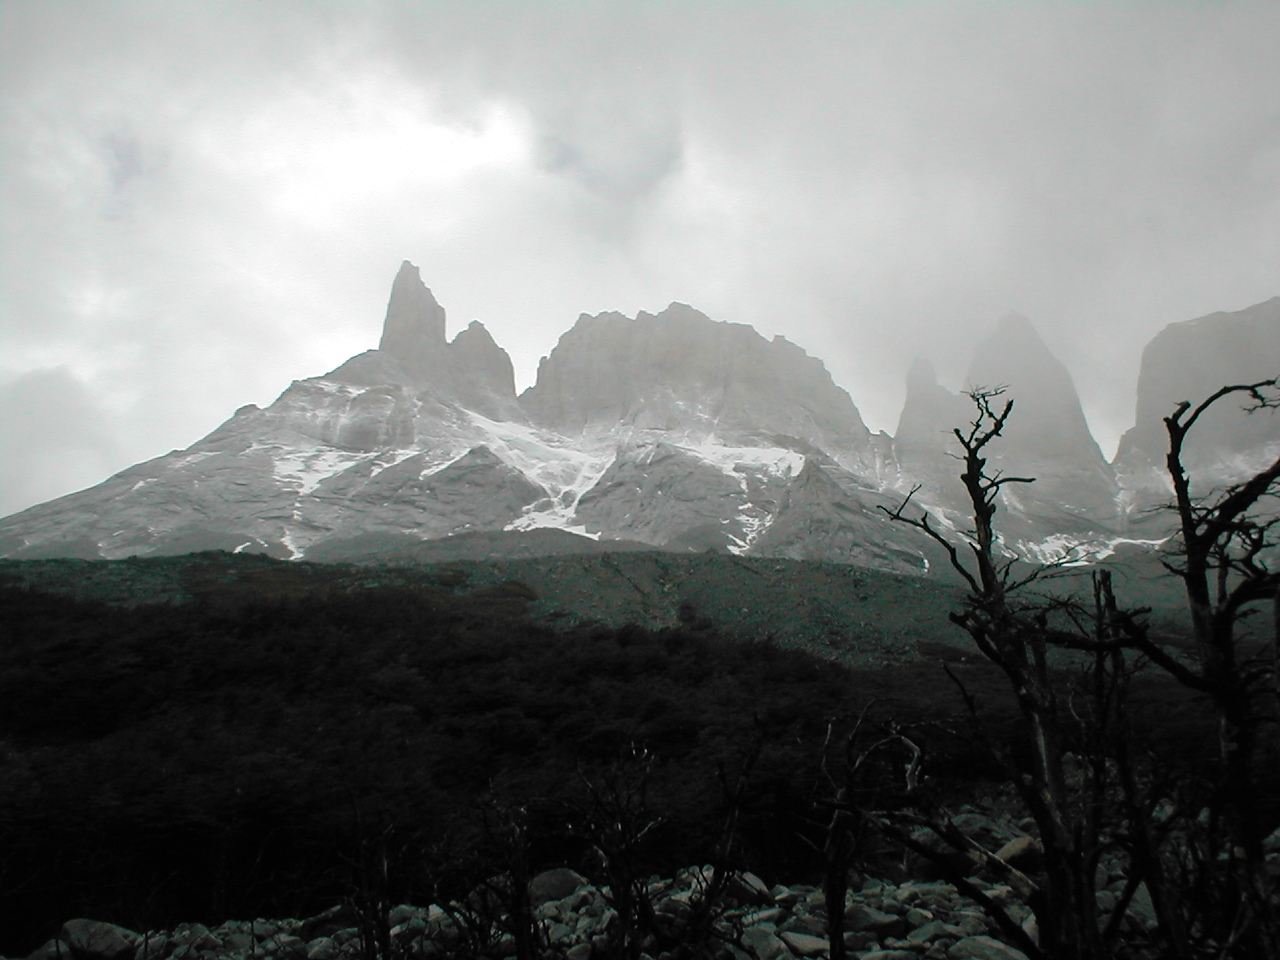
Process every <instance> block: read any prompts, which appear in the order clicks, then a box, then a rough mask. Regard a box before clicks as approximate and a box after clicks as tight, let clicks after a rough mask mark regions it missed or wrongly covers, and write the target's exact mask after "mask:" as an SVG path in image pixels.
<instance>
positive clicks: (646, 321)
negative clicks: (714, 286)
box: [521, 302, 869, 455]
mask: <svg viewBox="0 0 1280 960" xmlns="http://www.w3.org/2000/svg"><path fill="white" fill-rule="evenodd" d="M521 400H522V402H523V403H524V405H525V408H526V409H527V410H528V411H529V413H530V416H531V418H532V419H533V420H534V421H535V422H538V423H541V424H543V425H545V426H548V427H551V428H553V429H556V430H560V431H562V432H565V433H568V434H582V433H594V432H608V431H613V430H617V429H619V428H620V427H621V428H624V429H626V428H629V429H631V430H636V431H648V430H658V431H665V430H672V431H678V432H681V433H682V434H686V435H690V436H692V435H699V434H700V435H702V436H711V435H715V436H717V437H719V438H721V439H722V440H732V441H733V442H746V443H751V442H753V441H755V440H756V439H758V438H759V437H761V436H765V435H772V434H782V435H786V436H791V437H796V438H800V439H802V440H805V441H808V442H810V443H813V444H814V445H815V446H817V447H819V448H821V449H824V450H826V451H828V452H829V453H832V455H839V454H854V453H856V452H860V451H863V450H865V449H866V447H867V445H868V442H869V433H868V431H867V428H866V426H865V425H864V424H863V422H862V418H861V416H860V415H859V414H858V411H857V408H856V407H854V405H853V401H852V400H850V399H849V395H848V394H847V393H845V392H844V391H843V390H841V389H840V388H839V387H837V386H836V385H835V383H834V382H833V381H832V379H831V375H830V374H829V373H828V372H827V370H826V368H825V367H824V366H823V365H822V362H821V361H820V360H818V359H816V358H814V357H811V356H809V355H808V354H807V353H805V352H804V351H803V350H802V349H800V348H799V347H797V346H796V345H795V344H793V343H791V342H789V341H787V340H785V339H782V338H775V339H774V340H772V341H770V340H766V339H765V338H764V337H762V336H761V335H760V334H759V333H757V332H756V331H755V330H754V329H752V328H751V327H749V326H746V325H744V324H734V323H724V322H721V321H716V320H712V319H711V318H709V317H708V316H707V315H706V314H704V313H702V312H700V311H698V310H695V309H694V308H693V307H690V306H688V305H687V304H683V303H678V302H677V303H672V304H670V305H669V306H668V307H667V308H666V309H665V310H663V311H661V312H660V313H657V314H652V313H647V312H644V311H641V312H640V313H638V314H637V315H636V317H635V318H634V319H631V318H628V317H625V316H623V315H622V314H620V313H616V312H608V313H601V314H597V315H595V316H590V315H587V314H583V315H581V316H580V317H579V318H578V322H577V323H576V324H574V326H573V328H572V329H571V330H569V332H567V333H566V334H565V335H564V336H562V337H561V338H560V342H559V343H558V344H556V347H555V349H554V350H552V351H551V354H550V356H548V357H546V358H544V359H543V361H542V363H541V364H540V365H539V368H538V379H537V383H536V384H535V385H534V386H533V387H530V388H529V389H528V390H527V391H525V393H524V394H523V395H522V397H521Z"/></svg>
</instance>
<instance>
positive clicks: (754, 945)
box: [28, 807, 1155, 960]
mask: <svg viewBox="0 0 1280 960" xmlns="http://www.w3.org/2000/svg"><path fill="white" fill-rule="evenodd" d="M953 822H954V823H955V824H956V825H957V826H959V827H960V828H961V829H962V830H963V831H964V832H965V833H966V834H967V835H969V836H970V837H971V838H973V839H977V840H981V841H982V842H983V843H985V844H986V845H988V846H990V847H995V846H997V845H998V846H999V849H998V850H997V851H996V853H997V855H998V856H1000V857H1001V858H1002V859H1004V860H1005V861H1006V862H1007V863H1009V864H1011V865H1014V866H1016V867H1018V868H1019V869H1021V870H1025V871H1028V872H1029V873H1034V872H1035V867H1036V866H1037V860H1038V858H1039V856H1040V851H1039V844H1038V842H1037V841H1036V840H1035V839H1034V838H1033V837H1031V836H1030V835H1029V834H1027V833H1026V832H1025V831H1024V830H1023V829H1022V828H1021V827H1025V826H1029V824H1028V823H1023V824H1022V825H1021V826H1019V825H1017V824H1015V823H1013V822H1012V820H1011V819H1010V818H1008V817H1006V816H997V817H992V816H988V815H985V814H983V813H980V812H978V811H977V810H975V809H974V808H972V807H966V808H962V809H961V812H960V813H958V814H957V815H956V816H955V817H954V819H953ZM922 836H923V835H922ZM907 872H908V873H910V874H911V875H912V876H914V877H915V879H904V880H900V881H892V880H881V879H869V878H865V879H861V881H860V883H857V884H855V886H857V889H854V890H850V891H849V892H848V893H847V894H846V896H845V900H844V903H843V904H842V905H841V921H840V930H841V933H842V937H843V941H844V946H845V949H846V951H847V955H848V956H850V957H853V958H856V960H1018V958H1022V960H1025V958H1026V954H1025V953H1023V952H1022V951H1021V950H1019V949H1017V948H1016V947H1014V946H1012V945H1010V943H1009V938H1008V937H1007V936H1005V935H1004V934H1003V933H1002V932H1001V930H1000V928H999V927H998V925H997V924H996V923H995V921H994V920H993V919H992V918H991V917H989V916H988V915H986V914H985V913H984V911H983V909H982V908H981V907H980V906H979V905H978V904H977V903H975V902H973V901H972V900H970V899H968V898H966V897H965V896H963V895H962V894H961V893H960V892H958V891H957V889H956V887H955V886H953V885H951V884H949V883H944V882H937V881H935V880H932V879H921V878H922V877H928V875H929V874H928V869H927V866H926V865H925V864H923V863H919V862H917V863H910V862H909V863H908V864H907ZM720 879H721V882H720V883H719V884H717V879H716V876H715V872H714V870H713V869H712V867H710V866H702V867H690V868H686V869H684V870H681V871H679V872H678V873H677V874H676V875H675V876H673V877H652V878H650V879H649V880H648V881H647V883H646V884H645V898H646V899H647V901H648V903H649V904H650V906H651V907H652V915H653V918H654V919H653V926H654V927H656V928H658V929H660V930H662V931H663V932H665V933H667V934H671V935H673V936H675V937H677V938H680V939H682V942H683V943H685V944H689V945H691V946H692V945H696V946H697V947H698V949H697V950H696V951H695V952H694V953H693V954H691V955H692V956H696V957H706V958H716V960H792V958H819V960H823V958H828V957H830V955H831V942H830V939H829V929H828V916H829V914H830V906H831V905H830V904H829V903H828V902H827V898H826V896H825V895H824V893H823V891H822V890H821V889H820V888H818V887H816V886H812V885H806V884H778V885H775V886H772V887H770V886H768V885H766V884H765V883H764V882H763V881H762V880H760V878H759V877H757V876H755V875H754V874H752V873H749V872H736V873H730V874H727V876H726V877H725V878H720ZM1110 879H1111V881H1112V882H1111V883H1110V884H1109V885H1108V886H1107V887H1105V888H1103V889H1101V890H1100V891H1099V893H1098V901H1099V906H1100V907H1101V908H1102V909H1101V912H1102V914H1103V916H1104V917H1105V916H1106V914H1107V913H1108V912H1109V910H1110V909H1111V908H1112V907H1113V906H1114V905H1115V903H1116V897H1117V892H1118V891H1119V889H1120V888H1121V887H1122V886H1123V879H1122V878H1121V877H1119V876H1115V877H1111V878H1110ZM971 882H972V883H973V884H974V885H975V886H976V887H977V888H978V889H979V890H981V891H982V893H983V894H984V895H985V896H986V897H987V898H989V899H990V900H992V901H994V902H996V903H998V904H1000V905H1002V906H1003V907H1004V909H1005V910H1006V911H1007V913H1008V914H1009V915H1010V916H1011V917H1012V918H1013V919H1014V920H1015V921H1016V922H1019V923H1020V924H1021V926H1022V930H1023V931H1024V932H1025V933H1026V934H1027V935H1029V936H1030V937H1031V938H1032V940H1033V941H1034V940H1035V939H1036V936H1037V934H1036V925H1035V919H1034V917H1033V915H1032V913H1031V911H1030V910H1029V909H1028V908H1027V907H1026V906H1025V904H1023V903H1022V902H1020V901H1019V899H1018V897H1017V895H1016V894H1015V892H1014V890H1013V889H1012V888H1011V887H1009V886H1007V885H1003V884H1000V883H998V882H993V881H991V880H987V879H983V877H982V876H975V877H972V878H971ZM509 889H510V884H509V882H507V881H505V880H504V879H503V878H495V879H494V880H492V881H490V882H488V883H487V884H483V885H481V886H480V887H477V888H476V889H475V890H474V891H473V892H472V893H471V894H470V895H469V896H467V897H465V898H463V900H461V901H451V902H448V903H442V904H430V905H427V906H417V905H411V904H400V905H397V906H393V907H389V908H386V907H382V908H379V907H376V906H375V907H374V908H372V909H371V908H370V907H369V905H368V903H369V902H368V901H366V903H365V905H364V907H363V909H362V908H361V906H360V905H359V904H358V902H357V901H356V900H351V901H348V902H345V903H341V904H337V905H335V906H334V907H332V908H330V909H329V910H327V911H325V912H324V913H322V914H320V915H318V916H315V917H310V918H307V919H283V920H266V919H257V920H241V921H235V920H230V921H226V922H224V923H221V924H218V925H217V926H215V927H212V928H210V927H207V926H205V925H203V924H200V923H184V924H180V925H179V926H177V927H176V928H174V929H172V930H151V931H147V932H145V933H139V932H135V931H131V930H126V929H124V928H122V927H118V926H115V925H112V924H109V923H104V922H100V921H95V920H88V919H75V920H70V921H68V922H67V923H65V924H64V925H63V926H62V928H61V930H60V931H59V932H58V933H57V935H56V936H55V937H54V938H53V939H51V940H49V941H48V942H47V943H46V944H44V945H43V946H42V947H40V948H39V949H38V950H36V951H35V952H34V953H32V954H31V955H30V957H29V958H28V960H69V958H75V960H222V958H226V960H347V958H350V960H372V958H375V957H378V956H380V955H381V954H382V953H384V952H386V950H387V948H388V947H389V949H390V954H391V956H393V957H405V958H410V957H412V958H431V957H451V958H453V957H457V958H477V960H478V958H498V960H501V958H506V957H514V956H515V955H516V950H517V944H516V939H515V936H514V935H513V929H514V927H515V925H514V924H513V923H512V919H511V916H510V913H509V911H508V909H507V908H508V907H509V905H510V903H511V900H510V898H509V895H508V893H507V891H509ZM528 889H529V899H528V903H529V906H530V907H531V908H532V917H531V920H532V923H531V926H532V929H533V936H534V938H535V939H534V949H535V951H536V952H535V954H534V955H536V956H540V957H546V958H556V960H599V958H606V957H614V956H621V955H622V954H621V953H620V952H619V936H620V933H621V930H622V928H623V926H624V922H623V920H622V918H621V917H620V916H619V907H620V904H619V902H618V898H616V897H615V896H614V895H613V892H612V891H611V890H610V888H609V887H608V886H602V885H595V884H593V883H591V882H590V881H588V880H587V879H586V878H585V877H583V876H581V875H580V874H578V873H576V872H575V871H573V870H571V869H568V868H563V867H561V868H555V869H550V870H547V871H544V872H542V873H540V874H538V875H537V876H535V877H534V878H533V879H532V881H531V882H530V884H529V888H528ZM713 889H718V891H719V892H718V894H717V895H716V896H715V897H714V899H713V900H712V901H711V903H710V910H709V911H708V916H709V920H708V922H707V923H706V924H705V925H704V926H703V927H702V928H701V929H702V930H703V933H702V935H701V936H697V938H696V940H693V939H690V938H693V937H694V936H695V934H694V933H693V931H695V930H696V929H698V928H697V923H696V918H697V916H698V915H699V911H700V910H701V909H702V908H704V907H705V906H706V905H707V901H708V891H709V890H713ZM1154 922H1155V918H1154V913H1153V911H1152V909H1151V904H1150V900H1149V898H1148V897H1146V896H1145V891H1142V890H1141V888H1140V893H1139V896H1136V897H1135V898H1134V899H1133V901H1132V902H1131V903H1130V905H1129V907H1128V914H1127V916H1126V918H1125V921H1124V923H1123V926H1122V929H1123V930H1125V931H1126V932H1127V934H1128V935H1129V936H1130V937H1132V938H1133V939H1134V940H1135V941H1141V940H1142V939H1143V934H1144V932H1146V931H1149V930H1150V929H1151V928H1152V927H1153V926H1154ZM380 941H381V943H382V944H383V946H382V947H381V948H380V947H379V942H380ZM698 941H700V943H699V942H698ZM642 946H643V950H644V952H642V953H641V957H643V958H646V960H674V958H675V957H677V956H688V955H690V954H678V953H676V952H674V950H664V949H663V948H662V946H661V945H660V944H659V942H658V940H657V938H656V937H654V936H653V935H652V934H650V935H648V936H647V937H645V938H644V940H643V942H642ZM1133 955H1134V956H1144V954H1143V953H1141V952H1140V950H1137V949H1136V943H1135V952H1134V954H1133Z"/></svg>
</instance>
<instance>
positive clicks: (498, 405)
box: [448, 320, 524, 420]
mask: <svg viewBox="0 0 1280 960" xmlns="http://www.w3.org/2000/svg"><path fill="white" fill-rule="evenodd" d="M448 356H449V360H450V364H449V365H450V367H451V372H452V373H453V374H454V377H453V397H454V399H455V400H456V401H457V402H458V403H459V404H461V405H462V406H463V407H465V408H466V409H468V410H474V411H475V412H476V413H479V414H482V415H484V416H486V417H489V418H490V419H492V420H523V419H524V414H523V412H522V411H521V410H520V407H519V404H518V402H517V400H516V378H515V370H514V368H513V367H512V365H511V357H510V356H509V355H508V354H507V351H505V350H503V349H502V348H501V347H500V346H498V344H497V343H496V342H494V339H493V337H492V335H490V333H489V331H488V330H487V329H485V326H484V324H483V323H481V322H480V321H479V320H472V321H471V323H470V325H468V326H467V328H466V329H465V330H463V331H462V332H461V333H459V334H458V335H457V336H456V337H454V338H453V342H452V343H450V344H449V349H448Z"/></svg>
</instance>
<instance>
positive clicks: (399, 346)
mask: <svg viewBox="0 0 1280 960" xmlns="http://www.w3.org/2000/svg"><path fill="white" fill-rule="evenodd" d="M444 345H445V332H444V307H442V306H440V304H439V303H437V302H436V298H435V297H434V296H432V295H431V291H430V290H428V289H427V287H426V285H425V284H423V282H422V277H421V276H420V275H419V274H418V268H417V267H416V266H414V265H413V264H412V263H410V262H409V261H408V260H406V261H404V263H402V264H400V271H399V273H397V274H396V279H395V283H393V284H392V285H391V299H390V300H389V301H388V302H387V318H386V320H385V321H383V324H382V340H381V342H380V343H379V344H378V349H379V350H381V351H383V352H384V353H387V354H390V355H391V356H392V357H393V358H394V359H396V360H398V361H399V362H400V363H401V364H403V365H404V367H405V368H406V369H407V370H409V371H410V372H411V373H413V374H415V375H416V376H419V377H425V376H426V375H428V374H430V373H432V372H434V371H435V370H436V369H437V368H438V367H439V366H440V360H441V351H442V350H443V348H444Z"/></svg>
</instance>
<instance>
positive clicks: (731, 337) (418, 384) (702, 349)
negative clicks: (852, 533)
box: [0, 262, 910, 566]
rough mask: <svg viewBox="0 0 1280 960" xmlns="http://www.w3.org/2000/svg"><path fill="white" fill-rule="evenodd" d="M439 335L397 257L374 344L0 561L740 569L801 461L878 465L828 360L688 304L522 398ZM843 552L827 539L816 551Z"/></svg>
mask: <svg viewBox="0 0 1280 960" xmlns="http://www.w3.org/2000/svg"><path fill="white" fill-rule="evenodd" d="M445 319H446V318H445V312H444V309H443V308H442V307H441V306H440V304H439V303H437V301H436V299H435V297H434V296H432V294H431V292H430V291H429V290H428V289H427V288H426V287H425V286H424V285H423V283H422V280H421V278H420V276H419V273H418V269H417V268H416V267H415V266H413V265H412V264H410V263H408V262H405V263H404V264H403V265H402V266H401V267H400V270H399V272H398V273H397V275H396V278H395V281H394V284H393V285H392V291H391V297H390V300H389V303H388V305H387V312H386V319H385V321H384V325H383V332H382V338H381V341H380V343H379V346H378V349H376V350H369V351H366V352H365V353H362V354H360V355H358V356H356V357H353V358H352V359H350V360H348V361H347V362H346V363H343V364H342V365H341V366H339V367H338V368H336V369H335V370H333V371H331V372H329V373H328V374H326V375H324V376H321V377H315V378H312V379H309V380H302V381H298V382H295V383H293V384H292V385H291V386H290V387H289V388H288V389H286V390H285V391H284V393H283V394H281V396H280V397H279V398H278V399H277V400H276V401H275V402H274V403H273V404H271V405H270V406H269V407H267V408H265V409H259V408H258V407H255V406H252V405H251V406H247V407H243V408H241V409H240V410H238V411H236V413H235V415H234V416H232V417H231V419H230V420H228V421H227V422H226V423H224V424H223V425H222V426H221V427H219V428H218V429H217V430H215V431H214V432H213V433H211V434H210V435H209V436H207V437H205V438H204V439H202V440H200V441H198V442H197V443H195V444H193V445H192V446H191V447H189V448H188V449H186V450H181V451H174V452H173V453H171V454H169V455H167V456H164V457H160V458H157V459H156V460H152V461H149V462H148V463H144V464H139V465H138V466H136V467H133V468H131V469H129V470H126V471H124V472H123V473H120V474H118V475H116V476H115V477H112V478H110V479H108V480H107V481H105V482H104V483H102V484H99V485H98V486H96V487H93V488H91V489H89V490H85V491H81V492H80V493H77V494H74V495H72V496H71V497H64V498H62V499H60V500H57V501H54V502H52V503H49V504H43V505H41V506H38V507H35V508H32V509H31V510H27V511H24V512H23V513H21V514H18V515H16V516H14V517H11V518H9V519H7V520H5V521H2V522H0V554H5V555H10V556H26V557H36V556H63V555H67V556H87V557H98V556H106V557H119V556H128V555H132V554H162V553H178V552H187V551H191V550H197V549H227V550H249V551H254V552H266V553H270V554H272V555H275V556H280V557H300V556H306V555H307V553H308V551H314V552H315V554H316V555H317V556H325V557H327V558H329V559H341V557H342V556H343V555H344V552H343V551H344V549H345V547H344V544H347V545H358V546H359V549H360V550H362V551H367V550H368V549H369V544H370V543H377V542H384V543H391V542H395V543H398V544H400V545H403V544H404V543H405V542H408V541H414V540H418V541H421V540H431V539H436V538H441V537H449V536H452V535H456V534H464V533H465V534H475V533H481V532H495V533H496V532H501V531H513V532H527V531H533V530H538V529H540V528H558V529H560V530H566V531H570V532H572V533H575V534H578V535H580V536H584V537H592V538H604V539H607V540H617V541H619V542H622V541H635V542H638V543H642V544H649V545H651V546H653V547H663V548H667V549H676V550H687V549H695V550H703V549H717V550H732V551H735V552H746V551H748V550H750V549H751V548H752V545H753V544H754V543H755V542H756V541H757V540H758V539H759V537H760V534H761V533H762V532H763V531H764V530H765V529H767V528H768V527H769V525H770V524H771V523H772V522H773V521H774V519H775V517H776V516H777V514H778V511H779V510H780V509H781V507H782V504H783V501H784V500H785V498H786V494H787V489H788V484H789V483H790V482H791V480H792V479H793V478H794V477H795V476H796V475H797V474H798V473H799V472H800V471H801V468H802V466H803V464H804V463H805V457H806V456H807V455H808V454H811V453H818V454H820V455H821V456H822V457H823V458H824V459H826V460H828V461H830V462H831V463H833V464H834V463H835V462H836V461H835V459H834V458H839V459H840V461H842V462H844V463H846V464H849V465H865V464H866V463H868V462H870V452H869V434H868V431H867V429H866V427H865V425H864V424H863V422H862V419H861V417H860V416H859V414H858V411H857V409H856V408H855V407H854V405H853V402H852V401H851V400H850V399H849V396H848V394H846V393H845V392H844V391H843V390H840V389H839V388H838V387H836V386H835V384H834V383H833V382H832V381H831V377H830V375H829V374H828V373H827V371H826V369H825V368H824V367H823V366H822V363H821V362H820V361H818V360H816V359H814V358H813V357H810V356H808V355H807V354H805V353H804V351H803V350H801V349H800V348H799V347H796V346H795V345H793V344H791V343H789V342H787V341H786V340H784V339H782V338H775V339H774V340H773V341H768V340H765V339H764V338H763V337H761V336H760V335H759V334H757V333H756V332H755V331H754V330H752V329H751V328H750V327H745V326H741V325H735V324H728V323H719V322H716V321H713V320H711V319H710V318H708V317H706V316H705V315H703V314H701V313H699V312H698V311H696V310H694V309H692V308H691V307H687V306H683V305H680V304H673V305H671V306H670V307H668V308H667V309H666V310H664V311H663V312H662V313H660V314H657V315H651V314H645V313H642V314H640V315H639V316H638V317H636V318H635V319H628V318H626V317H623V316H621V315H619V314H602V315H601V316H599V317H587V316H583V317H582V318H581V319H580V320H579V321H578V323H577V324H576V325H575V327H574V328H573V329H572V330H571V331H570V332H569V333H567V334H566V335H565V336H564V338H562V340H561V342H560V344H559V345H558V346H557V347H556V348H555V350H553V351H552V353H551V355H550V356H549V357H548V358H546V360H545V361H544V362H543V365H542V369H541V371H540V375H539V379H538V383H537V384H536V385H535V386H534V387H532V388H531V389H529V390H528V391H526V393H525V394H524V396H523V397H517V396H516V393H515V387H514V377H513V372H512V366H511V361H510V358H509V357H508V356H507V354H506V353H505V352H504V351H503V350H502V349H501V348H500V347H499V346H498V345H497V344H496V343H494V341H493V338H492V337H491V336H490V335H489V333H488V331H487V330H485V328H484V327H483V325H481V324H479V323H477V322H473V323H472V324H471V325H470V326H469V327H467V328H466V329H465V330H463V331H462V332H461V333H459V334H458V335H457V336H456V337H455V338H454V339H453V341H452V342H450V341H448V339H447V337H446V325H445ZM352 549H356V547H355V546H352ZM805 549H806V548H805V547H804V545H803V544H798V543H794V542H793V543H789V544H788V546H787V555H789V556H791V555H805ZM842 549H843V547H840V546H838V545H836V544H835V543H834V541H833V542H832V543H825V544H822V545H819V544H818V543H817V542H816V541H815V543H814V544H813V545H812V549H811V550H810V554H808V555H812V556H814V557H823V558H827V559H841V550H842ZM362 555H363V554H362ZM909 565H910V564H908V566H909Z"/></svg>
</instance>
